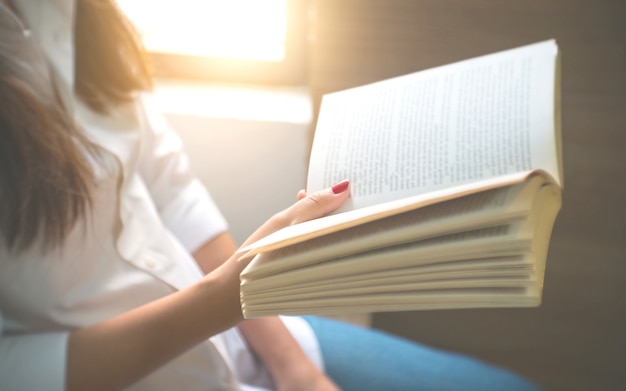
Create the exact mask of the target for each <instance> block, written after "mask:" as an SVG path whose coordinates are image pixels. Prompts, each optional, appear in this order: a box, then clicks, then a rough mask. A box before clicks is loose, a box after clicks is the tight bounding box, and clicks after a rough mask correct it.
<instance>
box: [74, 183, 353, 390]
mask: <svg viewBox="0 0 626 391" xmlns="http://www.w3.org/2000/svg"><path fill="white" fill-rule="evenodd" d="M347 197H348V192H340V193H338V194H335V192H333V191H331V190H330V189H327V190H323V191H320V192H318V193H315V194H312V195H311V196H310V197H306V198H305V199H303V200H300V201H298V202H297V203H296V204H294V205H293V206H291V207H290V208H288V209H286V210H285V211H283V212H281V213H278V214H276V215H275V216H273V217H272V218H271V219H269V220H268V221H267V222H266V223H265V224H263V225H262V226H261V227H260V228H259V229H258V230H257V231H256V232H255V233H254V234H253V235H252V236H251V239H250V240H256V239H259V238H261V237H263V236H265V235H267V234H269V233H271V232H273V231H275V230H277V229H280V228H283V227H285V226H287V225H290V224H293V223H296V222H300V221H305V220H310V219H314V218H317V217H321V216H323V215H325V214H327V213H329V212H331V211H333V210H334V209H336V208H338V207H339V206H340V205H341V204H342V203H343V202H344V201H345V200H346V198H347ZM245 266H246V264H245V263H243V262H240V261H238V260H237V259H236V256H231V257H229V259H228V260H227V261H226V262H224V263H223V264H222V265H220V266H217V267H216V268H214V269H212V270H211V271H210V273H208V274H207V275H206V276H205V277H204V278H203V279H202V280H201V281H200V282H199V283H197V284H195V285H193V286H191V287H189V288H187V289H184V290H181V291H178V292H176V293H173V294H171V295H169V296H167V297H164V298H162V299H159V300H156V301H154V302H152V303H149V304H146V305H144V306H141V307H139V308H137V309H135V310H132V311H129V312H127V313H124V314H122V315H120V316H117V317H115V318H112V319H110V320H107V321H104V322H101V323H98V324H95V325H93V326H89V327H85V328H82V329H79V330H76V331H74V332H72V333H71V335H70V337H69V342H68V358H67V378H66V380H67V382H66V389H67V390H69V391H73V390H95V391H97V390H118V389H121V388H123V387H125V386H127V385H130V384H132V383H133V382H135V381H137V380H139V379H140V378H142V377H143V376H145V375H147V374H149V373H150V372H152V371H154V370H155V369H157V368H159V367H160V366H161V365H163V364H165V363H166V362H168V361H170V360H172V359H174V358H175V357H177V356H178V355H180V354H182V353H183V352H185V351H186V350H187V349H189V348H191V347H193V346H194V345H196V344H198V343H200V342H202V341H204V340H205V339H207V338H209V337H210V336H212V335H215V334H217V333H219V332H221V331H223V330H226V329H228V328H230V327H232V326H234V325H236V324H237V323H239V322H240V321H241V320H242V314H241V308H240V303H239V274H240V273H241V271H242V270H243V268H244V267H245ZM253 338H254V337H253ZM268 366H270V364H269V363H268Z"/></svg>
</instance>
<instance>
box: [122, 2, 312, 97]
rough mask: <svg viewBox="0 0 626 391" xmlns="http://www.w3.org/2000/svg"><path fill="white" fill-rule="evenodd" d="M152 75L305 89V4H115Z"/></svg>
mask: <svg viewBox="0 0 626 391" xmlns="http://www.w3.org/2000/svg"><path fill="white" fill-rule="evenodd" d="M118 3H119V5H120V7H121V9H122V10H123V11H124V12H125V13H126V14H127V15H128V16H129V18H130V19H131V20H132V21H133V22H134V23H135V25H136V27H137V28H138V30H139V32H140V33H141V34H142V37H143V39H144V44H145V46H146V48H147V50H148V51H149V53H150V56H151V57H152V63H153V67H154V71H155V73H156V76H161V77H173V78H190V79H204V80H214V81H215V80H218V81H233V82H252V83H263V84H291V85H294V84H304V82H305V56H306V29H305V27H306V22H307V18H306V6H305V5H306V0H228V1H225V0H175V1H173V0H118Z"/></svg>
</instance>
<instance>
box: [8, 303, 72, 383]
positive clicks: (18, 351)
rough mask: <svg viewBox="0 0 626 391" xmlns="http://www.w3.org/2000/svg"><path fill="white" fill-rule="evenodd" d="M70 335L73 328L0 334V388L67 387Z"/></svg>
mask: <svg viewBox="0 0 626 391" xmlns="http://www.w3.org/2000/svg"><path fill="white" fill-rule="evenodd" d="M1 329H2V314H1V313H0V330H1ZM68 338H69V332H59V333H42V334H22V335H4V334H2V335H0V390H11V391H31V390H48V391H64V390H65V371H66V362H67V340H68Z"/></svg>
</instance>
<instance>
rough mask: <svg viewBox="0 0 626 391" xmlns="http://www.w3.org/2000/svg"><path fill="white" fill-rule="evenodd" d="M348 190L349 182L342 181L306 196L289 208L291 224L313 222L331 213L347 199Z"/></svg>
mask: <svg viewBox="0 0 626 391" xmlns="http://www.w3.org/2000/svg"><path fill="white" fill-rule="evenodd" d="M349 190H350V182H349V181H347V180H344V181H341V182H339V183H337V184H336V185H334V186H332V187H330V188H327V189H324V190H320V191H317V192H315V193H311V194H308V195H307V196H306V197H303V198H302V199H300V200H299V201H298V202H296V203H295V204H293V206H291V208H289V210H288V213H289V215H290V216H291V224H297V223H301V222H303V221H307V220H313V219H316V218H318V217H322V216H325V215H327V214H329V213H331V212H333V211H334V210H335V209H337V208H339V207H340V206H341V205H342V204H343V203H344V202H345V201H346V200H347V199H348V196H349V195H350V191H349Z"/></svg>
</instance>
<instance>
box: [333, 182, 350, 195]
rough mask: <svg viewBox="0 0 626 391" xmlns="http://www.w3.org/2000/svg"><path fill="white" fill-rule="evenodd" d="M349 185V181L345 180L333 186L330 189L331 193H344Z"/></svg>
mask: <svg viewBox="0 0 626 391" xmlns="http://www.w3.org/2000/svg"><path fill="white" fill-rule="evenodd" d="M349 184H350V181H348V180H345V181H341V182H339V183H337V184H336V185H335V186H333V187H332V188H331V189H332V191H333V194H340V193H343V192H344V191H346V190H347V189H348V185H349Z"/></svg>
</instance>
